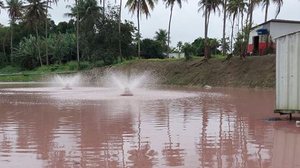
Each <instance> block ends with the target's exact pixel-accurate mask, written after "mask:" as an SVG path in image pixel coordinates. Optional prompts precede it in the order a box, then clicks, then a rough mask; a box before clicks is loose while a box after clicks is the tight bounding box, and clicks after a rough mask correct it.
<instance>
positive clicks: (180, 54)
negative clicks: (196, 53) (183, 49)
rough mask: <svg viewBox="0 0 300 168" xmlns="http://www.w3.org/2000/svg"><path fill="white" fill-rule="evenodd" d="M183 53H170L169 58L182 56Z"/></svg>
mask: <svg viewBox="0 0 300 168" xmlns="http://www.w3.org/2000/svg"><path fill="white" fill-rule="evenodd" d="M184 57H185V55H184V53H170V54H169V58H184Z"/></svg>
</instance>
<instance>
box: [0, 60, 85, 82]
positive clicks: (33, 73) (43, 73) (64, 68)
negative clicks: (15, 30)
mask: <svg viewBox="0 0 300 168" xmlns="http://www.w3.org/2000/svg"><path fill="white" fill-rule="evenodd" d="M82 66H83V69H88V68H90V65H89V64H87V63H83V64H82ZM76 72H77V62H69V63H67V64H64V65H49V66H42V67H38V68H36V69H33V70H26V71H24V70H21V69H20V68H19V67H13V66H6V67H4V68H1V69H0V81H1V82H29V81H41V80H43V79H44V78H46V77H47V76H49V75H53V74H68V73H76Z"/></svg>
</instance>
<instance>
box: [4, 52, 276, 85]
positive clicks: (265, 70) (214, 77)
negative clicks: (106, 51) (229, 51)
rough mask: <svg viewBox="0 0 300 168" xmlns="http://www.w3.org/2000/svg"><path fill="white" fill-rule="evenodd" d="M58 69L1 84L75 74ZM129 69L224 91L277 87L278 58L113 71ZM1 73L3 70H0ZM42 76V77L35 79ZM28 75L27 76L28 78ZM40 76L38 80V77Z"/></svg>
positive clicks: (177, 62)
mask: <svg viewBox="0 0 300 168" xmlns="http://www.w3.org/2000/svg"><path fill="white" fill-rule="evenodd" d="M65 66H66V67H65V68H63V67H64V66H62V67H60V66H59V68H56V69H55V68H54V70H53V68H52V69H51V68H49V67H46V68H43V67H41V68H38V69H37V70H35V71H29V72H30V73H27V72H22V74H23V77H22V78H21V79H20V78H17V77H16V76H14V75H7V76H4V77H3V76H1V75H0V81H36V80H40V79H41V76H45V75H47V74H53V73H66V72H74V71H70V69H68V68H67V67H68V66H67V65H65ZM128 67H130V68H131V69H134V70H135V71H138V72H142V71H147V72H151V73H152V74H154V75H156V76H157V77H159V82H160V83H161V84H167V85H187V86H204V85H210V86H221V87H269V88H273V87H275V69H276V65H275V56H261V57H248V58H246V59H245V60H241V59H240V58H238V57H233V58H232V59H231V60H229V61H225V58H224V57H215V58H212V59H210V60H209V61H208V62H203V61H202V60H201V58H193V59H192V60H190V61H185V60H184V59H163V60H161V59H151V60H143V59H142V60H134V61H126V62H123V63H121V64H117V65H114V66H112V67H110V68H113V69H115V70H122V69H124V68H128ZM103 70H105V67H104V68H94V69H93V70H88V71H86V72H87V73H88V74H91V75H93V74H97V75H99V74H101V72H103ZM0 73H1V70H0ZM34 73H37V74H43V75H34ZM26 74H28V75H27V76H26ZM38 76H39V77H38Z"/></svg>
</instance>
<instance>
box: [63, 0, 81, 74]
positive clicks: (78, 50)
mask: <svg viewBox="0 0 300 168" xmlns="http://www.w3.org/2000/svg"><path fill="white" fill-rule="evenodd" d="M78 1H79V0H75V8H72V9H71V10H72V13H66V15H67V16H70V17H76V55H77V68H78V69H79V68H80V53H79V52H80V49H79V38H80V37H79V26H80V25H79V19H80V14H79V2H78ZM68 7H70V6H68Z"/></svg>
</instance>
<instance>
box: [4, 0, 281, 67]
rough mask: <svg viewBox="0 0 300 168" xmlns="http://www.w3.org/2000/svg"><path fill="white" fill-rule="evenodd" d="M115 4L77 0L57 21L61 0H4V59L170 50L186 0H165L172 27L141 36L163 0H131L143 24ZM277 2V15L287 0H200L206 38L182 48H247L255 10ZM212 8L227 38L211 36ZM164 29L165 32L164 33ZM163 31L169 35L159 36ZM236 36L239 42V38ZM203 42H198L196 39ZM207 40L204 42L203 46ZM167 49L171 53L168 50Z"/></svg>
mask: <svg viewBox="0 0 300 168" xmlns="http://www.w3.org/2000/svg"><path fill="white" fill-rule="evenodd" d="M122 1H123V0H120V1H119V4H116V5H114V6H111V5H108V4H107V2H106V1H105V0H100V1H99V3H100V6H98V4H97V1H96V0H75V4H73V5H68V8H70V11H71V12H70V13H66V14H65V15H66V16H69V17H70V18H71V20H70V21H69V22H60V23H58V24H57V25H55V23H54V21H52V20H51V18H50V17H49V14H48V11H49V9H51V7H52V6H53V5H55V4H57V2H58V0H26V1H22V0H6V2H3V1H1V0H0V9H1V8H3V9H7V12H8V15H9V18H10V26H9V27H5V26H0V40H1V41H0V42H1V43H2V47H0V64H1V63H2V64H13V63H17V64H18V65H21V66H22V67H25V68H34V67H37V66H41V65H49V64H54V63H62V62H67V61H70V60H77V63H78V67H80V61H82V60H84V61H91V62H95V61H100V62H101V64H106V65H108V64H113V63H115V62H118V61H123V60H124V59H130V58H132V57H133V56H135V55H136V56H137V57H138V58H140V57H141V56H142V57H145V58H151V57H153V56H154V55H155V54H156V56H157V57H162V58H163V57H165V56H168V55H169V53H170V52H171V51H172V49H171V47H170V36H171V22H172V17H173V16H172V15H173V8H174V6H175V5H176V4H177V5H178V6H179V7H180V8H181V7H182V0H163V2H164V3H165V5H166V8H169V9H170V17H169V21H168V30H159V31H158V32H156V33H157V34H156V37H155V38H154V40H152V39H143V40H141V33H140V17H141V15H145V16H146V18H148V17H149V16H150V13H151V11H152V10H153V9H154V7H155V5H156V4H157V2H158V0H127V1H126V2H125V7H126V8H128V10H129V11H130V12H132V14H135V15H136V18H137V28H136V27H135V25H134V24H133V23H132V22H130V21H124V22H122V20H121V13H122V3H123V2H122ZM271 3H274V4H276V6H277V12H276V17H277V15H278V14H279V12H280V8H281V6H282V5H283V0H199V1H198V4H199V10H198V12H202V13H203V17H204V18H205V19H204V20H205V21H204V29H205V30H204V38H198V39H196V40H195V41H194V42H193V43H191V44H189V43H185V44H180V43H181V42H180V43H179V44H178V45H177V49H178V51H179V50H180V51H184V52H185V53H186V54H187V55H190V54H196V55H204V57H205V59H209V58H210V55H211V53H216V52H217V51H216V47H217V46H221V49H222V54H223V55H226V54H227V53H228V52H230V53H232V52H234V51H235V52H236V53H238V54H244V53H245V52H246V47H247V44H248V39H249V32H250V29H251V28H252V25H253V11H254V9H255V8H257V7H259V6H261V5H262V6H263V7H264V9H265V21H267V18H268V9H269V6H270V4H271ZM212 13H219V14H221V13H222V14H223V37H222V39H221V42H220V43H221V44H220V43H219V41H217V40H216V39H210V38H209V37H208V30H209V22H210V16H211V14H212ZM228 21H229V22H230V23H231V25H232V27H231V35H230V37H229V39H228V38H227V37H226V34H225V32H226V24H228V23H227V22H228ZM236 24H237V27H238V30H239V32H238V35H237V37H236V39H235V37H234V28H235V25H236ZM159 33H160V35H161V36H159ZM160 37H163V39H159V38H160ZM234 41H235V44H234ZM196 44H197V45H196ZM200 46H201V47H200ZM163 53H166V55H164V54H163Z"/></svg>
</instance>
